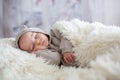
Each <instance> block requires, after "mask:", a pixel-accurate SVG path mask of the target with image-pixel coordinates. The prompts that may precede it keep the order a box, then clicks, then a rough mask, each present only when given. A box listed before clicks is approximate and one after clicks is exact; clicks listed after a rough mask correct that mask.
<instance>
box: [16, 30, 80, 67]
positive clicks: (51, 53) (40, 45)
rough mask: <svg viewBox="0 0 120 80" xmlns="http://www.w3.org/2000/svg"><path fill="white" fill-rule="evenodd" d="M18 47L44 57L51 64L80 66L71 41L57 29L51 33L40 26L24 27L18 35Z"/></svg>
mask: <svg viewBox="0 0 120 80" xmlns="http://www.w3.org/2000/svg"><path fill="white" fill-rule="evenodd" d="M16 45H17V48H19V49H21V50H23V51H27V52H28V53H30V54H35V55H36V57H39V56H41V57H43V58H45V60H47V61H48V62H49V63H50V64H55V65H60V64H62V65H65V66H78V65H77V64H76V62H75V56H74V52H73V51H72V47H73V46H72V44H71V42H70V41H69V40H68V39H67V38H65V37H63V36H62V35H61V33H60V32H59V31H58V30H57V29H51V31H50V34H48V33H46V32H45V31H43V30H41V29H40V28H24V29H23V30H22V31H20V33H19V34H18V35H17V37H16Z"/></svg>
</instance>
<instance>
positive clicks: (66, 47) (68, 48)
mask: <svg viewBox="0 0 120 80" xmlns="http://www.w3.org/2000/svg"><path fill="white" fill-rule="evenodd" d="M60 49H61V51H62V55H63V56H62V58H63V61H64V62H65V63H66V64H69V63H72V62H74V60H75V57H74V54H73V51H72V44H71V43H70V41H69V40H67V39H66V38H62V40H61V44H60Z"/></svg>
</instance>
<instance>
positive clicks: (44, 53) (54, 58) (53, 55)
mask: <svg viewBox="0 0 120 80" xmlns="http://www.w3.org/2000/svg"><path fill="white" fill-rule="evenodd" d="M36 56H37V57H40V56H41V57H43V58H44V59H45V60H46V61H48V62H49V63H50V64H55V65H59V64H60V59H61V55H60V54H59V53H58V52H55V51H51V50H49V49H46V50H39V51H38V52H37V53H36Z"/></svg>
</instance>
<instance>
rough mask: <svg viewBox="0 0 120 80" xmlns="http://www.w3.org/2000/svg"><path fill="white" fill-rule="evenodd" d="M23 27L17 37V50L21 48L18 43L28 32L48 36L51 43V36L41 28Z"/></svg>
mask: <svg viewBox="0 0 120 80" xmlns="http://www.w3.org/2000/svg"><path fill="white" fill-rule="evenodd" d="M23 27H24V28H23V29H22V30H21V31H20V32H19V33H18V35H17V36H16V42H15V43H16V47H17V48H19V45H18V41H19V39H20V37H21V36H22V35H23V34H24V33H26V32H41V33H43V34H45V35H47V36H48V38H49V41H50V35H49V34H48V33H46V32H45V31H43V30H42V29H40V28H27V27H25V26H23Z"/></svg>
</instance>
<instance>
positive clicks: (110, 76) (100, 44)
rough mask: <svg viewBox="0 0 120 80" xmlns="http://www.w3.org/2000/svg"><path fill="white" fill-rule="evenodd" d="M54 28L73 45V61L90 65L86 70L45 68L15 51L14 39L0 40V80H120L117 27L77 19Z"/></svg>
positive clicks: (118, 31)
mask: <svg viewBox="0 0 120 80" xmlns="http://www.w3.org/2000/svg"><path fill="white" fill-rule="evenodd" d="M55 26H58V27H57V28H61V29H60V30H61V31H62V30H63V32H61V33H63V35H64V36H65V37H67V38H68V39H69V40H70V41H71V42H72V44H73V45H74V46H75V48H74V49H73V50H74V51H75V55H76V56H77V59H76V60H77V61H78V62H80V61H81V62H80V63H81V64H83V65H84V64H86V63H88V62H89V67H85V68H81V67H79V68H75V67H64V66H62V67H61V68H59V67H58V66H56V65H48V62H45V60H44V59H43V58H42V57H40V58H36V57H35V56H34V55H31V54H28V53H27V52H24V51H21V50H19V49H16V48H15V39H14V38H5V39H0V80H120V76H119V75H120V28H119V27H116V26H105V25H103V24H100V23H87V22H81V21H79V20H77V19H75V20H72V21H69V22H67V21H60V22H58V23H56V24H55ZM63 26H65V27H63ZM73 27H74V28H73ZM57 28H56V29H57ZM63 28H64V29H63ZM65 29H66V31H67V32H64V31H65ZM69 30H70V32H69ZM68 33H71V36H69V35H68ZM76 33H79V34H76ZM73 35H74V36H73ZM99 54H101V55H99ZM94 55H95V56H94ZM94 58H95V59H94ZM92 59H94V60H92ZM88 60H90V61H88ZM82 61H83V62H82Z"/></svg>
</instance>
